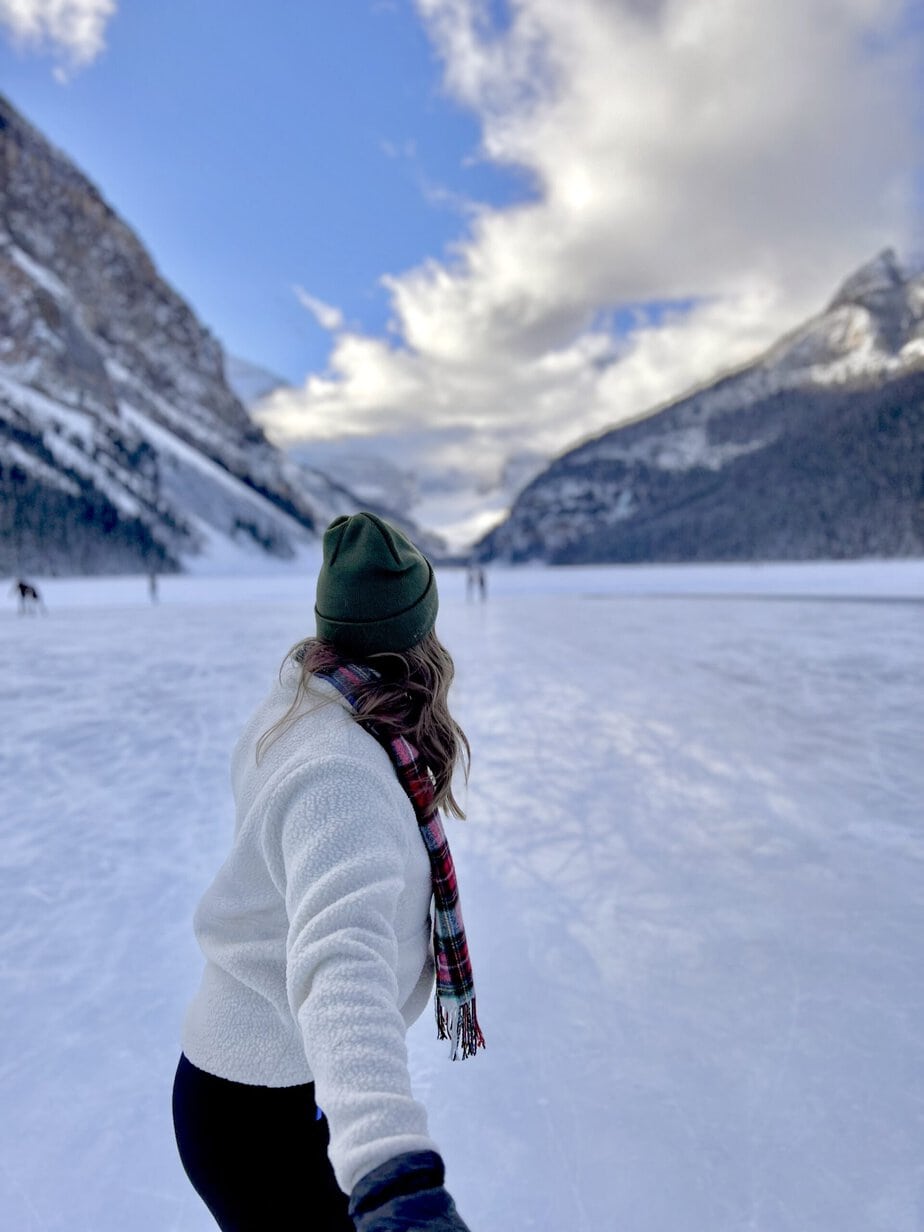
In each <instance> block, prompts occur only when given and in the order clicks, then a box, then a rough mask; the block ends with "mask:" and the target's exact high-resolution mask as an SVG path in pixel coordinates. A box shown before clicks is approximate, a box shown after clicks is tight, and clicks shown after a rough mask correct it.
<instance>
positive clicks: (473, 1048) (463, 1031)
mask: <svg viewBox="0 0 924 1232" xmlns="http://www.w3.org/2000/svg"><path fill="white" fill-rule="evenodd" d="M435 1006H436V1029H437V1034H438V1037H439V1038H440V1039H445V1040H449V1041H450V1051H449V1058H450V1060H451V1061H457V1060H458V1059H459V1049H460V1048H461V1050H462V1060H463V1061H464V1060H466V1058H468V1057H473V1056H474V1055H475V1053H476V1052H477V1051H478V1049H479V1048H484V1047H485V1042H484V1036H483V1035H482V1033H481V1027H479V1025H478V1014H477V1012H476V1010H475V998H474V997H472V999H471V1001H465V1002H464V1003H463V1004H462V1005H456V1006H454V1007H453V1008H452V1009H447V1008H446V1006H445V1005H444V1004H443V1002H442V1001H441V1000H440V997H439V995H437V997H436V1000H435Z"/></svg>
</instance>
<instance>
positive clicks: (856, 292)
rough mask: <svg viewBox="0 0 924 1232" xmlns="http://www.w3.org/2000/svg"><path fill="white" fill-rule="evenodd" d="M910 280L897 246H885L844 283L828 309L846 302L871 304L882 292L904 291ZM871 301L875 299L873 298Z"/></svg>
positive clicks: (888, 293) (892, 293) (878, 298)
mask: <svg viewBox="0 0 924 1232" xmlns="http://www.w3.org/2000/svg"><path fill="white" fill-rule="evenodd" d="M907 282H908V276H907V274H906V273H905V271H904V269H903V268H902V266H901V264H900V262H899V260H898V257H897V256H896V253H895V249H894V248H883V249H882V251H881V252H878V253H877V254H876V256H875V257H873V258H872V260H870V261H867V262H865V263H864V264H863V265H861V266H860V268H859V269H857V270H855V271H854V272H853V273H852V274H851V275H850V276H849V277H848V278H846V279H845V280H844V282H842V283H841V285H840V287H839V288H838V290H837V292H836V294H835V296H834V298H833V299H832V300H831V303H830V305H829V306H828V310H829V311H830V310H831V309H833V308H839V307H841V306H842V305H844V304H861V305H863V307H867V308H868V307H872V306H873V305H874V304H875V303H876V302H877V301H878V300H880V299H881V298H882V297H883V296H889V295H894V294H895V293H901V291H902V289H903V288H904V287H905V285H906V284H907ZM871 301H872V302H871Z"/></svg>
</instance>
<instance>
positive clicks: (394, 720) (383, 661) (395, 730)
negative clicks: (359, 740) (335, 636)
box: [257, 630, 471, 818]
mask: <svg viewBox="0 0 924 1232" xmlns="http://www.w3.org/2000/svg"><path fill="white" fill-rule="evenodd" d="M290 657H291V658H293V659H295V661H296V662H297V663H298V664H299V665H300V667H301V677H300V679H299V682H298V689H297V691H296V694H295V699H294V701H293V702H292V705H291V706H290V707H289V709H288V710H287V711H286V713H285V714H284V715H283V716H282V718H281V719H279V721H278V722H276V723H274V724H273V726H272V727H271V728H270V729H269V731H267V732H264V733H263V735H262V736H261V737H260V740H259V741H258V743H257V757H258V759H259V757H260V756H261V755H262V753H263V751H264V749H265V748H266V746H267V744H269V743H270V742H271V741H272V740H273V739H274V738H275V736H276V735H277V734H278V733H279V731H280V730H281V729H282V728H283V727H285V726H287V725H288V723H289V722H291V720H292V719H293V718H294V717H295V713H296V711H297V710H298V707H299V704H300V702H301V701H302V699H303V698H304V697H305V695H306V693H307V691H308V688H309V684H310V680H311V677H312V675H313V674H314V673H315V672H330V671H333V670H334V669H335V668H338V667H340V666H342V665H343V664H346V663H364V664H366V665H367V666H369V667H372V668H374V669H375V671H376V672H377V673H378V675H377V677H376V678H375V679H373V680H370V681H369V682H368V683H367V684H363V685H360V686H358V687H357V689H356V701H357V705H356V714H355V717H356V721H357V722H358V723H360V724H361V725H362V726H364V727H368V728H372V727H374V728H375V729H376V731H377V732H378V733H379V734H381V735H385V736H386V737H394V736H404V737H405V739H407V740H409V741H410V742H411V744H413V745H414V747H415V748H416V749H417V752H418V754H419V756H420V759H421V761H422V762H423V764H424V765H425V766H427V768H428V769H429V771H430V774H431V775H432V776H433V789H434V804H435V806H436V807H437V808H439V809H442V810H443V811H444V812H447V813H451V814H452V815H453V816H454V817H459V818H463V817H464V816H465V812H464V810H463V809H462V807H461V805H460V804H459V802H458V800H457V799H456V797H455V796H454V795H453V791H452V778H453V773H454V772H455V768H456V765H457V764H459V763H461V765H462V771H463V774H464V776H465V781H466V782H468V772H469V766H470V764H471V747H470V746H469V743H468V739H467V737H466V735H465V732H464V731H463V730H462V728H461V727H460V726H459V724H458V723H457V722H456V720H455V719H454V718H453V717H452V715H451V714H450V713H449V703H448V694H449V686H450V685H451V684H452V681H453V677H454V676H455V664H454V663H453V661H452V656H451V655H450V653H449V651H448V650H447V649H446V647H445V646H444V645H443V643H442V642H441V641H440V640H439V638H438V637H437V636H436V634H435V633H434V632H433V631H432V630H431V631H430V632H429V633H428V634H427V635H426V636H425V637H424V638H423V639H422V640H421V641H420V642H418V643H417V645H416V646H412V647H411V649H410V650H404V651H402V652H401V653H400V654H399V653H397V652H395V651H387V652H384V653H381V654H372V655H367V656H365V657H363V658H362V659H359V658H358V657H357V656H356V655H350V654H347V653H345V652H344V651H341V650H338V649H337V647H336V646H334V645H333V643H332V642H327V641H324V640H322V639H321V638H317V637H306V638H303V640H302V641H300V642H297V643H296V644H295V645H294V646H293V647H292V649H291V650H290V651H289V653H288V655H286V659H289V658H290Z"/></svg>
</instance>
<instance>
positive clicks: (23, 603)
mask: <svg viewBox="0 0 924 1232" xmlns="http://www.w3.org/2000/svg"><path fill="white" fill-rule="evenodd" d="M10 594H11V595H18V596H19V614H20V616H34V615H35V614H36V612H41V613H42V614H43V615H45V614H47V611H48V609H47V608H46V607H45V604H44V601H43V600H42V596H41V595H40V594H39V592H38V587H37V586H33V585H32V583H31V582H25V581H23V579H22V578H17V579H16V581H15V582H14V583H13V585H12V586H11V587H10Z"/></svg>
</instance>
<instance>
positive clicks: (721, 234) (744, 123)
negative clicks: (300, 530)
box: [0, 0, 924, 537]
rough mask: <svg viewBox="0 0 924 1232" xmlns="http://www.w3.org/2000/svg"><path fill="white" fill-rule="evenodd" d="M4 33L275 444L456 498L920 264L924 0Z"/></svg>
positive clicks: (101, 20)
mask: <svg viewBox="0 0 924 1232" xmlns="http://www.w3.org/2000/svg"><path fill="white" fill-rule="evenodd" d="M0 32H2V34H0V89H2V90H3V91H4V92H5V93H7V94H8V95H9V97H10V98H11V100H12V102H13V103H14V105H16V106H17V107H19V108H20V109H21V110H22V111H23V112H24V113H25V114H26V116H27V117H28V118H30V119H31V120H32V121H33V122H34V123H35V124H36V125H37V126H38V127H39V128H40V129H41V130H42V131H43V132H45V133H46V134H47V135H48V136H49V137H50V138H51V139H52V140H53V141H54V142H55V143H57V144H58V145H59V146H61V147H62V148H63V149H64V150H65V151H66V152H67V153H68V154H70V155H71V156H72V157H73V158H74V159H75V160H76V162H77V163H78V164H79V165H80V166H81V167H82V168H83V170H84V171H85V172H86V173H87V174H88V175H89V176H90V177H91V178H92V179H93V180H94V182H95V183H96V184H97V185H98V187H99V188H100V189H101V191H102V192H103V194H104V196H105V197H106V198H107V199H108V200H109V201H110V202H111V203H112V205H113V206H114V207H115V208H116V210H117V211H118V212H119V213H121V214H122V215H123V217H124V218H125V219H126V221H127V222H128V223H129V224H130V225H131V226H133V227H134V228H135V229H136V230H137V231H138V233H139V234H140V236H141V238H142V240H143V241H144V242H145V243H146V244H147V246H148V247H149V249H150V251H151V253H152V256H153V258H154V260H155V262H156V263H157V265H158V267H159V268H160V270H161V271H162V273H163V274H164V275H165V276H166V278H167V279H168V280H169V281H170V282H171V283H172V284H173V285H174V286H175V287H176V288H177V289H178V290H179V291H180V292H181V294H183V295H184V296H185V297H186V298H187V299H188V300H189V301H190V302H191V304H192V306H193V307H194V309H195V310H196V311H197V312H198V314H199V315H200V317H201V318H202V319H203V320H204V322H205V323H206V324H207V325H208V326H209V327H210V328H211V329H212V330H213V331H214V332H215V333H216V334H217V336H218V337H219V339H220V340H221V341H222V342H223V343H224V344H225V346H226V348H227V349H228V350H230V351H231V352H232V353H234V354H237V355H239V356H241V357H243V358H247V359H250V360H252V361H254V362H256V363H258V364H262V365H264V366H265V367H268V368H269V369H271V370H273V371H275V372H277V373H278V374H279V375H280V376H282V377H283V378H285V379H287V380H288V381H290V382H292V383H293V386H294V388H292V389H290V390H288V391H284V392H282V393H280V394H279V395H278V396H274V398H273V400H272V402H271V403H270V404H264V406H263V407H261V409H260V411H259V412H258V417H259V419H260V422H261V423H262V424H263V425H264V427H265V428H266V430H267V432H268V433H269V435H270V436H271V437H272V439H273V440H275V441H277V442H278V443H279V444H281V445H284V446H293V447H298V448H299V449H301V450H302V452H303V453H305V451H306V450H307V453H308V456H311V450H312V448H320V445H321V444H322V443H323V444H324V447H325V448H326V449H328V452H329V451H330V448H333V446H334V445H336V446H337V447H338V448H339V444H338V443H339V442H341V441H342V439H343V438H345V437H346V438H348V441H347V442H346V444H348V445H349V447H350V449H354V447H355V449H357V450H359V451H360V452H364V453H365V454H367V455H369V456H373V457H378V456H379V455H380V454H381V452H382V451H383V450H384V451H385V455H386V456H387V457H388V458H389V459H390V461H391V462H392V463H395V462H397V463H399V464H401V465H405V464H406V465H407V466H409V467H410V469H412V470H414V471H415V473H419V474H426V475H427V476H428V477H429V483H430V486H431V489H434V490H435V489H437V488H442V489H444V490H446V491H449V490H450V489H451V488H452V489H453V490H455V489H454V488H453V485H455V484H457V482H458V476H459V475H460V474H462V473H465V474H467V475H469V476H471V477H472V482H473V483H474V484H475V485H476V486H477V487H478V490H479V491H482V492H484V491H489V490H494V489H496V488H497V485H498V483H499V481H500V478H501V477H502V476H503V474H504V471H505V468H506V467H507V466H508V464H509V465H513V466H514V468H516V467H518V466H519V465H520V462H521V461H522V458H523V456H524V455H529V456H530V457H536V456H540V457H551V456H554V454H556V453H558V452H560V451H562V450H563V449H565V448H568V447H569V446H570V445H572V444H573V443H575V442H576V441H577V440H579V439H581V438H583V437H586V436H588V435H590V434H592V433H595V432H599V431H603V430H606V429H607V428H610V427H613V426H615V425H616V424H618V423H619V422H622V421H624V420H626V419H630V418H634V417H636V416H638V415H640V414H644V413H646V412H647V411H650V410H651V409H652V408H654V407H656V406H657V405H659V404H661V403H664V402H665V401H667V400H669V399H671V398H674V397H677V396H678V395H680V394H682V393H683V392H684V391H685V390H686V389H688V388H689V387H690V386H692V385H695V384H698V383H700V382H702V381H704V380H710V379H714V377H715V376H717V375H718V374H719V373H721V372H722V371H723V370H726V369H728V368H730V367H734V366H736V365H739V364H742V363H745V362H747V361H748V360H750V359H752V358H753V357H754V356H756V355H757V354H759V353H760V352H761V351H762V350H763V349H764V348H766V347H768V346H769V345H771V344H772V343H773V342H774V341H775V340H776V339H778V338H779V337H780V335H781V334H782V333H784V332H785V331H787V330H789V329H792V328H793V327H795V326H796V325H798V324H800V323H801V322H803V321H805V320H806V319H807V318H808V317H810V316H811V315H813V314H815V313H817V312H819V311H820V310H822V309H823V308H824V307H825V305H826V304H827V303H828V302H830V300H831V298H832V296H833V295H834V293H835V291H836V289H837V287H838V286H839V284H840V283H841V282H842V281H843V280H844V279H845V278H846V277H847V276H848V275H849V274H851V273H852V272H853V271H854V270H855V269H856V268H857V267H858V266H859V265H861V264H863V263H865V262H867V261H869V260H870V259H872V258H873V257H874V256H875V255H876V254H877V253H878V252H879V251H881V250H882V249H883V248H885V247H888V246H892V247H894V248H896V249H897V250H898V252H899V254H900V255H903V256H905V257H907V256H909V255H911V254H912V253H914V252H917V253H924V177H922V172H921V168H922V164H924V159H922V147H924V19H922V14H921V5H920V0H837V2H836V3H834V4H832V3H831V2H830V0H774V3H773V4H772V5H771V4H750V5H749V4H716V3H715V2H714V0H670V3H667V0H646V2H645V3H644V4H639V3H638V2H637V0H567V3H562V2H561V0H336V3H334V2H320V0H318V2H313V3H296V2H295V0H288V2H283V3H278V4H274V5H264V6H257V5H254V4H250V3H248V4H245V3H242V2H241V0H158V2H157V3H156V4H153V3H152V4H145V3H140V2H139V0H131V2H128V0H0ZM463 504H464V502H463ZM460 508H461V507H460ZM463 512H464V511H463ZM463 512H459V515H458V516H459V518H460V519H462V521H464V517H463ZM455 516H456V515H455V514H453V517H455ZM465 516H467V515H465ZM479 516H480V515H479ZM485 516H487V515H485ZM441 517H442V515H441ZM459 525H460V529H459V532H458V533H459V536H460V537H463V536H464V535H473V534H474V533H476V532H477V530H478V529H479V527H478V526H476V525H475V523H473V522H471V521H469V522H466V523H465V525H464V526H463V525H462V522H460V523H459Z"/></svg>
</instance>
